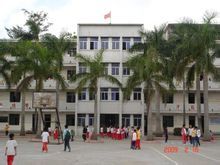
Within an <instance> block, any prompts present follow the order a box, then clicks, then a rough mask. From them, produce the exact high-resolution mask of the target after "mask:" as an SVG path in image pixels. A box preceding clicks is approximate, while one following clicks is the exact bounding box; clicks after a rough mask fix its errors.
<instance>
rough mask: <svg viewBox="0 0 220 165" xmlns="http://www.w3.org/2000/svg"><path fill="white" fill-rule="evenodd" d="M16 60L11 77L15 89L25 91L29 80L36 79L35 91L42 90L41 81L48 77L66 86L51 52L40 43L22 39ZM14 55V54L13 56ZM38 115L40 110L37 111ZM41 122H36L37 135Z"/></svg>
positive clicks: (39, 131)
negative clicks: (16, 84)
mask: <svg viewBox="0 0 220 165" xmlns="http://www.w3.org/2000/svg"><path fill="white" fill-rule="evenodd" d="M15 55H16V56H17V60H16V65H15V67H14V71H13V79H14V81H15V82H18V86H17V90H18V91H25V90H26V89H27V88H28V87H29V85H30V83H31V82H33V81H34V80H35V81H36V89H35V91H37V92H40V91H42V90H43V88H44V87H43V82H44V81H45V80H47V79H48V78H49V77H50V78H53V79H54V80H57V81H59V83H60V84H61V86H62V88H65V87H66V82H65V81H64V79H63V77H62V75H61V74H60V72H59V69H58V68H57V65H56V64H57V63H56V60H55V59H54V58H53V52H52V51H50V49H48V48H46V47H44V46H43V45H42V43H39V42H37V43H36V42H32V41H24V42H21V41H20V42H19V45H18V46H17V49H16V54H15ZM15 55H14V56H15ZM38 113H39V114H38V115H39V116H41V115H40V111H38ZM40 123H41V122H38V131H37V136H40V135H41V125H40Z"/></svg>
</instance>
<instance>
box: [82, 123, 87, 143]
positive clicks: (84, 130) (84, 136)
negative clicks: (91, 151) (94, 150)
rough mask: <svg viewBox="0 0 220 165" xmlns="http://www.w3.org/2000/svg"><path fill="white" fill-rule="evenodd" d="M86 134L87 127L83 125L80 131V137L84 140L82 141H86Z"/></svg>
mask: <svg viewBox="0 0 220 165" xmlns="http://www.w3.org/2000/svg"><path fill="white" fill-rule="evenodd" d="M86 134H87V127H85V126H84V127H83V132H82V138H83V140H84V142H85V141H86Z"/></svg>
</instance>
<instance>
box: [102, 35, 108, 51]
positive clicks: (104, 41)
mask: <svg viewBox="0 0 220 165" xmlns="http://www.w3.org/2000/svg"><path fill="white" fill-rule="evenodd" d="M101 48H102V49H108V38H107V37H102V38H101Z"/></svg>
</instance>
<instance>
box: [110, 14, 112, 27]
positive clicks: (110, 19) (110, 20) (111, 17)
mask: <svg viewBox="0 0 220 165" xmlns="http://www.w3.org/2000/svg"><path fill="white" fill-rule="evenodd" d="M111 23H112V12H111V11H110V24H111Z"/></svg>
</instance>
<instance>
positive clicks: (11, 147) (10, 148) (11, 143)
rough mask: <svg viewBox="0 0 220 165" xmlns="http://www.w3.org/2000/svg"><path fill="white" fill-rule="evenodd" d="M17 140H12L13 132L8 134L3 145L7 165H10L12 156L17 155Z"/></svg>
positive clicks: (12, 159)
mask: <svg viewBox="0 0 220 165" xmlns="http://www.w3.org/2000/svg"><path fill="white" fill-rule="evenodd" d="M17 146H18V144H17V142H16V140H14V134H13V133H11V134H9V140H8V141H7V143H6V147H5V156H7V165H12V164H13V161H14V157H15V156H16V155H17Z"/></svg>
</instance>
